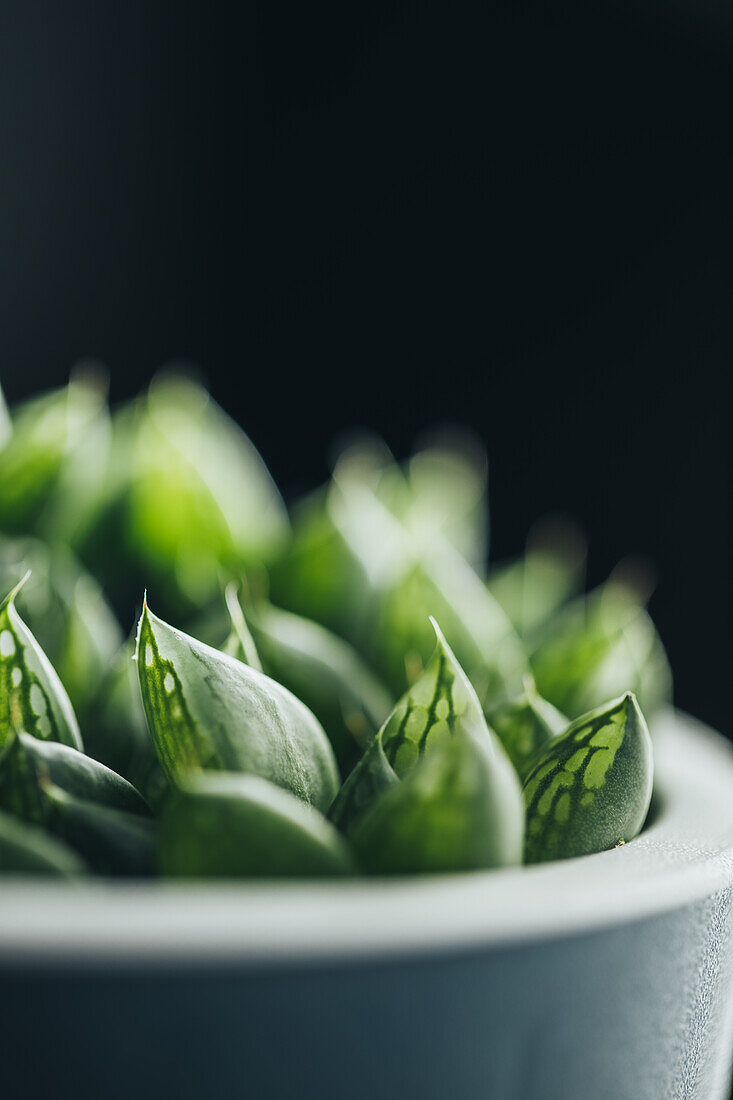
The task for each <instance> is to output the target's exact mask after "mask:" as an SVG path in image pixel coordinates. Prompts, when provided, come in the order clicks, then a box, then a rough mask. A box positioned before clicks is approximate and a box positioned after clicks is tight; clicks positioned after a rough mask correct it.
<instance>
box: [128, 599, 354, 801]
mask: <svg viewBox="0 0 733 1100" xmlns="http://www.w3.org/2000/svg"><path fill="white" fill-rule="evenodd" d="M137 666H138V675H139V678H140V686H141V689H142V697H143V704H144V707H145V714H146V717H147V720H148V726H149V728H150V733H151V735H152V738H153V742H154V744H155V747H156V749H157V751H158V755H159V758H160V761H161V764H162V766H163V769H164V771H165V772H166V774H167V776H168V778H169V779H170V780H171V781H172V782H173V783H177V782H179V781H180V780H181V779H183V778H184V777H185V776H187V775H190V774H191V772H195V771H200V770H202V769H211V770H215V771H241V772H249V773H251V774H254V775H259V776H262V777H263V778H265V779H269V780H271V782H273V783H276V784H277V785H278V786H281V787H284V788H285V789H286V790H289V791H290V792H291V793H293V794H295V795H297V796H298V797H299V798H302V799H303V800H304V801H306V802H311V803H313V804H314V805H315V806H317V807H319V808H320V809H322V810H326V809H327V808H328V806H329V805H330V803H331V802H332V800H333V797H334V795H335V794H336V790H337V787H338V772H337V768H336V761H335V759H334V756H333V751H332V749H331V746H330V744H329V742H328V739H327V737H326V735H325V733H324V731H323V728H322V727H321V725H320V723H319V722H318V720H317V719H316V718H315V716H314V715H313V714H312V713H311V712H310V711H309V710H308V708H307V707H306V706H305V705H304V704H303V703H301V702H300V700H299V699H296V697H295V696H294V695H292V693H291V692H289V691H288V690H287V689H286V688H284V687H282V686H281V685H280V684H277V683H276V682H275V681H274V680H271V679H270V678H269V677H268V676H265V675H264V674H263V673H261V672H257V671H256V670H255V669H252V668H249V667H248V666H247V665H244V664H242V662H241V661H237V660H236V659H235V658H233V657H228V656H226V655H225V654H222V653H220V652H219V651H217V650H215V649H212V648H211V647H210V646H206V645H203V643H201V642H198V641H196V639H194V638H192V637H190V636H189V635H187V634H184V633H183V632H182V631H179V630H176V629H174V628H173V627H171V626H168V625H167V624H166V623H164V622H163V621H162V620H161V619H159V618H157V617H156V616H155V615H153V614H152V613H151V612H150V611H149V609H148V608H147V606H146V607H145V608H144V610H143V614H142V617H141V620H140V629H139V633H138V643H137Z"/></svg>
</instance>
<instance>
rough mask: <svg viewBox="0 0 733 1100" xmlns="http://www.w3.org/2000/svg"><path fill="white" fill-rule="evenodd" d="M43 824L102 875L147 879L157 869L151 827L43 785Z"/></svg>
mask: <svg viewBox="0 0 733 1100" xmlns="http://www.w3.org/2000/svg"><path fill="white" fill-rule="evenodd" d="M43 796H44V803H45V817H44V823H45V825H46V827H47V828H48V829H50V830H51V832H53V833H55V834H56V835H57V836H59V837H61V838H62V839H63V840H65V841H66V842H67V843H68V844H70V845H71V846H72V848H75V849H76V851H78V852H79V853H80V854H81V855H82V857H83V858H84V859H85V860H86V862H87V863H88V864H89V866H90V867H91V868H92V870H94V871H96V872H97V873H98V874H102V875H136V876H137V875H151V874H153V873H154V872H155V870H156V868H157V837H156V827H155V825H154V823H153V822H152V821H151V820H150V819H149V818H145V817H141V816H140V815H139V814H131V813H125V811H124V810H115V809H112V808H111V807H110V806H103V805H100V804H98V803H96V802H86V801H84V800H83V799H81V798H75V797H74V796H73V795H70V794H67V793H66V792H65V791H62V790H61V789H60V788H59V787H56V786H54V784H53V783H51V782H47V783H46V784H45V785H44V792H43Z"/></svg>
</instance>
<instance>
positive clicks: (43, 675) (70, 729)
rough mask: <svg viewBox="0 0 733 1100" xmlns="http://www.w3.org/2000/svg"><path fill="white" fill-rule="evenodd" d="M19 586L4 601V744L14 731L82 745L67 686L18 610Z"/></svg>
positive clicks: (0, 701) (0, 670)
mask: <svg viewBox="0 0 733 1100" xmlns="http://www.w3.org/2000/svg"><path fill="white" fill-rule="evenodd" d="M21 584H22V582H21ZM19 587H20V585H17V586H16V587H15V588H14V589H13V590H12V591H11V592H10V594H9V595H8V596H7V597H6V599H5V600H4V602H3V603H2V604H0V748H1V747H2V746H3V745H4V744H5V742H6V740H7V738H8V737H9V736H10V735H11V734H12V733H13V732H21V731H24V732H26V733H30V734H32V735H33V736H34V737H38V738H40V739H41V740H45V741H61V742H62V743H63V744H66V745H71V746H72V747H73V748H77V749H81V748H82V740H81V734H80V733H79V725H78V723H77V720H76V715H75V714H74V709H73V707H72V705H71V702H70V701H69V697H68V695H67V694H66V691H65V690H64V687H63V684H62V683H61V681H60V680H59V678H58V675H57V674H56V671H55V670H54V668H53V666H52V664H51V662H50V661H49V659H48V657H47V656H46V654H45V653H44V652H43V650H42V649H41V647H40V646H39V644H38V642H37V641H36V639H35V638H34V637H33V635H32V634H31V632H30V630H29V629H28V627H27V626H26V625H25V623H24V622H23V621H22V619H21V618H20V615H19V614H18V612H17V611H16V610H15V602H14V601H15V596H16V594H17V592H18V589H19Z"/></svg>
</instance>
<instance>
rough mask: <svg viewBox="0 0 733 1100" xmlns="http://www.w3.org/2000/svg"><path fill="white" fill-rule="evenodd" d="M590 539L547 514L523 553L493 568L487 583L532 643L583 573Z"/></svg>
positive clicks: (578, 586) (576, 588) (574, 590)
mask: <svg viewBox="0 0 733 1100" xmlns="http://www.w3.org/2000/svg"><path fill="white" fill-rule="evenodd" d="M585 561H586V544H585V539H584V538H583V536H582V534H581V532H580V531H579V530H578V529H577V528H576V527H575V526H574V525H573V524H571V523H568V522H564V521H560V520H545V521H544V522H542V523H540V524H537V525H536V526H535V527H534V528H533V530H532V532H531V534H530V537H529V538H528V540H527V548H526V550H525V553H524V554H523V556H522V557H520V558H518V559H517V560H516V561H512V562H510V563H509V564H507V565H499V566H498V567H496V566H495V567H494V568H493V569H492V570H491V573H490V575H489V579H488V588H489V591H490V592H491V594H492V595H493V596H494V598H495V599H496V600H498V602H499V603H500V604H501V606H502V607H503V609H504V611H505V612H506V614H507V615H508V617H509V619H510V620H511V622H512V623H513V625H514V627H515V629H516V630H517V632H518V633H519V635H520V636H521V637H522V638H523V639H524V640H525V642H527V643H528V644H529V643H530V642H531V640H532V639H533V638H534V637H535V636H536V634H537V632H538V631H539V630H541V629H542V628H543V627H544V626H545V624H546V623H548V622H549V621H550V620H551V619H552V617H553V616H554V615H555V614H556V613H557V612H558V610H559V609H560V608H561V607H562V605H563V604H564V603H565V602H566V600H568V599H569V598H570V597H571V596H574V595H575V594H576V593H577V592H579V591H580V589H581V587H582V585H583V583H584V576H585Z"/></svg>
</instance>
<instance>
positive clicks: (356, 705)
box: [250, 601, 391, 771]
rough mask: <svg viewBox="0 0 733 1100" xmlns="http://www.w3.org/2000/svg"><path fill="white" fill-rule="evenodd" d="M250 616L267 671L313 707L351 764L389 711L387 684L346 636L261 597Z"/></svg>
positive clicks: (343, 761)
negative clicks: (281, 608) (379, 678)
mask: <svg viewBox="0 0 733 1100" xmlns="http://www.w3.org/2000/svg"><path fill="white" fill-rule="evenodd" d="M250 622H251V625H252V631H253V633H254V636H255V639H256V642H257V647H258V650H259V652H260V654H261V656H262V660H263V664H264V668H265V672H266V673H267V674H268V675H269V676H272V678H273V679H274V680H277V681H278V683H280V684H283V685H284V686H285V687H286V688H288V689H289V690H290V691H292V692H293V694H294V695H296V696H297V697H298V698H299V699H301V700H302V701H303V702H304V703H305V705H306V706H307V707H308V708H309V710H312V711H313V713H314V714H315V716H316V718H317V719H318V720H319V722H320V723H321V725H322V726H323V728H324V729H325V731H326V734H327V735H328V738H329V740H330V742H331V744H332V745H333V748H334V751H335V753H336V758H337V760H338V762H339V764H340V765H341V767H342V769H343V770H344V771H348V770H350V768H351V767H353V765H354V764H355V763H356V760H357V759H358V757H359V756H360V755H361V752H362V751H363V747H364V746H365V745H367V744H369V742H370V741H371V739H372V738H373V736H374V734H375V733H376V732H377V730H378V729H379V727H380V726H381V724H382V722H384V719H385V718H386V716H387V715H388V714H389V710H390V707H391V699H390V697H389V695H388V693H387V691H386V689H385V688H384V687H383V686H382V684H380V682H379V681H378V680H377V678H376V677H375V676H374V675H373V673H372V672H371V671H370V670H369V669H368V668H367V666H366V665H365V664H364V662H363V661H362V660H361V658H360V657H359V655H358V654H357V653H356V651H355V650H354V649H352V647H351V646H350V645H349V644H348V642H346V641H344V640H343V639H342V638H339V637H337V635H335V634H332V633H331V631H329V630H327V629H326V628H325V627H322V626H320V625H319V624H318V623H314V622H312V621H311V620H309V619H304V618H302V617H301V616H299V615H293V614H291V613H290V612H287V611H281V610H280V609H279V608H276V607H273V606H272V605H271V604H267V603H265V602H264V601H261V602H259V603H258V604H256V605H255V607H254V608H253V609H252V610H251V612H250Z"/></svg>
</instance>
